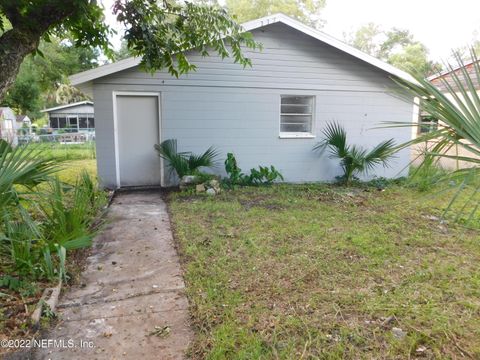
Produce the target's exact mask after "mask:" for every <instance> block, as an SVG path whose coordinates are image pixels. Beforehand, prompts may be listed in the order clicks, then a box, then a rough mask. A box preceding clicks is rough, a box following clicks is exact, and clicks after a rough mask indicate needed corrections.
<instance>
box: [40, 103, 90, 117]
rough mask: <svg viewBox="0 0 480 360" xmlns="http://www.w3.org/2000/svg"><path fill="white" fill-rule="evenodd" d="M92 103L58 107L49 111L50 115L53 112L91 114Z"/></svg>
mask: <svg viewBox="0 0 480 360" xmlns="http://www.w3.org/2000/svg"><path fill="white" fill-rule="evenodd" d="M93 109H94V106H93V105H77V106H72V107H69V108H65V109H58V110H53V111H49V112H48V113H49V114H50V115H53V114H93Z"/></svg>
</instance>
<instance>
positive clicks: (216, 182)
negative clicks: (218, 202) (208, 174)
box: [208, 179, 220, 188]
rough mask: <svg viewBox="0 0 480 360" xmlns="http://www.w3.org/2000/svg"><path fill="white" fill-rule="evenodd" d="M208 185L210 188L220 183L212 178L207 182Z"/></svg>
mask: <svg viewBox="0 0 480 360" xmlns="http://www.w3.org/2000/svg"><path fill="white" fill-rule="evenodd" d="M208 185H210V186H211V187H212V188H216V187H219V186H220V183H219V182H218V180H216V179H213V180H210V182H209V183H208Z"/></svg>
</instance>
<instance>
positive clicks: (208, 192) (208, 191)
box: [206, 189, 217, 195]
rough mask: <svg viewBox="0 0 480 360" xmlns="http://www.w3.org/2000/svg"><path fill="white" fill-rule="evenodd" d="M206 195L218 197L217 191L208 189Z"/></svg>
mask: <svg viewBox="0 0 480 360" xmlns="http://www.w3.org/2000/svg"><path fill="white" fill-rule="evenodd" d="M206 193H207V195H216V194H217V192H216V191H215V189H207V191H206Z"/></svg>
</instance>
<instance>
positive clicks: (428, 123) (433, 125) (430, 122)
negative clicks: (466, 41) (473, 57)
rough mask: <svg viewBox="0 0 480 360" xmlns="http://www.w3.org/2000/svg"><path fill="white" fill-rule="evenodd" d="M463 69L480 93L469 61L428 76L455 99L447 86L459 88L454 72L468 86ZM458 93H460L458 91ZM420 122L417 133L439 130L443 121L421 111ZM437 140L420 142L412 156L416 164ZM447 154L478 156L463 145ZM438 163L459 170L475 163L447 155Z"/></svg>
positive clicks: (445, 167) (473, 69) (447, 94)
mask: <svg viewBox="0 0 480 360" xmlns="http://www.w3.org/2000/svg"><path fill="white" fill-rule="evenodd" d="M463 70H466V71H467V73H468V76H469V77H470V79H472V80H473V83H474V85H475V86H476V91H477V93H480V82H479V80H480V79H478V78H477V72H476V71H475V63H474V62H473V61H472V62H469V63H466V64H464V67H463V68H462V67H461V66H458V67H456V68H454V69H453V70H447V71H444V72H442V73H439V74H435V75H432V76H430V77H429V78H428V80H429V81H430V82H431V83H432V84H433V85H435V86H436V87H437V88H438V89H439V90H440V91H441V92H443V93H444V94H445V95H446V97H447V98H449V99H450V100H453V97H452V95H451V94H450V91H449V89H448V87H447V84H448V86H450V87H451V88H452V89H453V90H454V91H455V92H456V91H457V90H458V86H457V84H456V83H455V81H454V77H453V74H455V75H456V76H457V78H458V80H459V81H460V82H461V84H462V86H463V87H467V86H468V85H467V83H466V80H465V76H464V73H463ZM457 94H458V93H457ZM418 121H419V122H420V124H419V126H418V127H417V133H416V134H415V135H417V136H418V135H419V134H424V133H428V132H430V131H434V130H437V129H438V127H439V126H441V122H439V121H438V119H435V118H434V117H432V116H429V115H428V114H426V113H424V112H420V116H419V118H418ZM435 144H436V142H435V141H429V142H428V143H422V144H418V145H417V146H416V147H415V148H414V149H413V151H412V158H413V159H414V164H419V163H420V161H421V160H422V158H423V157H422V155H421V154H422V153H423V152H425V151H426V149H429V148H432V147H433V146H435ZM445 154H446V155H453V156H468V157H476V155H474V154H472V153H471V152H469V151H466V150H464V149H463V148H462V147H459V146H454V147H452V148H451V149H450V150H449V151H447V152H446V153H445ZM438 164H439V165H440V166H441V167H442V168H444V169H448V170H458V169H461V168H465V167H471V166H473V164H471V163H468V162H465V161H458V160H455V159H450V158H446V157H440V158H439V162H438Z"/></svg>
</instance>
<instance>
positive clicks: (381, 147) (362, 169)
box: [314, 122, 395, 184]
mask: <svg viewBox="0 0 480 360" xmlns="http://www.w3.org/2000/svg"><path fill="white" fill-rule="evenodd" d="M323 135H324V139H323V140H322V141H321V142H320V143H318V144H317V145H316V146H315V147H314V150H317V151H320V152H323V151H324V150H325V149H326V148H328V149H329V152H330V157H334V158H339V159H340V165H341V166H342V169H343V172H344V178H345V182H346V183H347V184H348V183H349V182H350V181H351V180H352V178H353V176H354V175H355V174H358V173H368V172H369V171H371V170H373V168H374V167H375V166H377V165H380V164H382V165H383V166H387V162H388V160H389V159H390V158H391V157H392V155H393V153H394V151H395V143H394V141H393V139H390V140H386V141H383V142H381V143H380V144H378V145H377V146H375V147H374V148H373V149H372V150H370V151H367V150H366V149H364V148H362V147H360V146H357V145H351V146H350V145H348V144H347V132H346V131H345V129H344V128H343V127H342V126H341V125H340V124H339V123H337V122H333V123H328V124H327V125H326V127H325V129H324V130H323Z"/></svg>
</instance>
